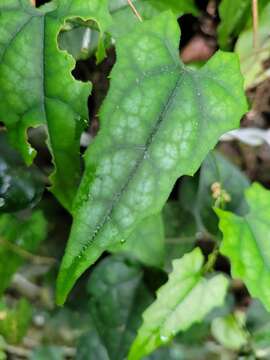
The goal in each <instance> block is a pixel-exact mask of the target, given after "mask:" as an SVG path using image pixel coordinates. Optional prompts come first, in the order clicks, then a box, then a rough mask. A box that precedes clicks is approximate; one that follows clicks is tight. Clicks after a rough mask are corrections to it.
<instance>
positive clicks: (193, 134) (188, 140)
mask: <svg viewBox="0 0 270 360" xmlns="http://www.w3.org/2000/svg"><path fill="white" fill-rule="evenodd" d="M134 44H136V46H134ZM178 45H179V27H178V23H177V21H176V20H175V18H174V16H173V15H172V14H171V13H170V12H167V13H163V14H161V15H159V16H156V17H154V18H153V19H152V20H149V21H145V22H144V23H142V24H140V25H138V26H137V27H136V29H135V30H134V31H133V32H132V33H129V34H128V36H126V37H122V38H120V39H119V41H118V43H117V45H116V49H117V58H118V61H117V63H116V65H115V67H114V69H113V71H112V74H111V78H112V82H111V86H110V91H109V94H108V96H107V98H106V100H105V102H104V104H103V107H102V109H101V112H100V116H101V130H100V132H99V134H98V136H97V137H96V138H95V141H94V142H93V143H92V144H91V145H90V147H89V149H88V151H87V154H86V157H85V163H86V171H85V175H84V177H83V180H82V182H81V185H80V188H79V190H78V194H77V197H76V201H75V204H74V209H73V213H74V222H73V226H72V230H71V235H70V239H69V243H68V246H67V249H66V252H65V256H64V259H63V262H62V266H61V269H60V273H59V277H58V284H57V302H58V303H59V304H62V303H63V302H64V301H65V299H66V296H67V294H68V292H69V291H70V289H71V288H72V286H73V284H74V282H75V281H76V280H77V279H78V277H79V276H80V275H81V274H82V273H83V272H84V271H85V270H86V269H87V268H88V267H89V266H90V265H91V264H93V263H94V262H95V261H96V259H97V258H98V257H99V256H100V255H101V254H102V253H103V251H104V250H106V249H108V248H109V247H111V246H113V245H115V244H116V243H119V242H120V241H121V240H122V241H123V240H125V239H127V238H128V237H129V236H130V235H131V233H132V231H134V229H135V228H136V227H137V226H138V225H139V223H140V222H141V221H142V220H143V219H144V218H146V217H148V216H151V215H153V214H156V213H158V212H160V211H161V208H162V206H163V205H164V203H165V201H166V199H167V198H168V196H169V193H170V191H171V189H172V187H173V185H174V183H175V181H176V179H177V178H178V177H179V176H181V175H183V174H190V175H191V174H193V173H194V172H195V171H196V170H197V169H198V167H199V165H200V164H201V162H202V160H203V159H204V157H205V156H206V155H207V153H208V151H209V150H210V149H212V148H213V147H214V146H215V144H216V142H217V140H218V139H219V137H220V135H221V134H222V133H224V132H226V131H228V130H230V129H232V128H235V127H237V126H238V124H239V119H240V117H241V115H242V114H243V113H244V112H245V111H246V110H247V104H246V99H245V96H244V93H243V88H242V85H243V80H242V76H241V74H240V72H239V64H238V60H237V57H236V56H235V55H234V54H228V53H222V52H218V53H217V54H216V55H215V56H214V57H213V58H212V59H211V60H210V61H209V62H208V63H207V64H206V65H205V66H204V67H202V68H201V69H200V70H198V71H197V70H192V69H189V68H187V67H186V66H185V65H184V64H183V63H182V62H181V61H180V60H179V50H178ZM157 84H159V86H158V87H157ZM127 134H128V136H127Z"/></svg>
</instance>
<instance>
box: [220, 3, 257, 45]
mask: <svg viewBox="0 0 270 360" xmlns="http://www.w3.org/2000/svg"><path fill="white" fill-rule="evenodd" d="M218 10H219V16H220V20H221V21H220V24H219V26H218V42H219V45H220V47H221V48H222V49H229V48H230V46H231V41H232V39H231V37H233V36H237V35H238V34H239V33H240V31H241V30H242V29H243V28H244V26H245V24H246V22H247V18H248V15H250V14H251V1H249V0H234V1H231V0H222V1H221V3H220V5H219V9H218Z"/></svg>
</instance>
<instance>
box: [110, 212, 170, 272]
mask: <svg viewBox="0 0 270 360" xmlns="http://www.w3.org/2000/svg"><path fill="white" fill-rule="evenodd" d="M109 250H110V251H111V252H119V253H127V254H130V255H132V256H134V257H136V258H137V259H138V260H139V261H140V262H142V263H143V264H145V265H147V266H155V267H162V266H163V265H164V258H165V239H164V226H163V220H162V217H161V214H157V215H153V216H149V217H148V218H146V219H145V220H143V221H142V222H141V223H140V224H139V226H138V227H137V228H136V229H135V230H134V231H133V233H132V234H131V236H130V237H129V238H128V239H127V241H125V242H124V243H123V244H122V243H120V244H117V245H116V246H114V247H113V248H111V249H109Z"/></svg>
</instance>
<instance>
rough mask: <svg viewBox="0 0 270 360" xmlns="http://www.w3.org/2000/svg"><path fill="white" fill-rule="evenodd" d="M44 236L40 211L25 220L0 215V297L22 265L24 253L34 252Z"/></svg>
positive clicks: (45, 226)
mask: <svg viewBox="0 0 270 360" xmlns="http://www.w3.org/2000/svg"><path fill="white" fill-rule="evenodd" d="M46 235H47V222H46V220H45V218H44V216H43V214H42V212H41V211H35V212H33V213H32V214H31V216H30V217H28V218H25V219H24V218H19V217H17V216H15V215H10V214H3V215H0V295H1V294H2V293H3V291H4V290H5V289H6V288H7V287H8V285H9V283H10V280H11V278H12V275H13V274H14V273H15V272H16V271H17V269H18V268H19V267H20V266H21V265H22V264H23V263H24V261H25V258H24V257H23V255H24V251H27V252H35V251H36V250H37V248H38V246H39V244H40V243H41V242H42V241H43V240H44V239H45V237H46Z"/></svg>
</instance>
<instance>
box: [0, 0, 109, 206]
mask: <svg viewBox="0 0 270 360" xmlns="http://www.w3.org/2000/svg"><path fill="white" fill-rule="evenodd" d="M71 17H80V18H82V19H85V20H86V19H89V18H91V19H95V20H96V22H97V23H98V24H99V26H100V28H101V29H103V28H104V27H106V26H107V25H108V24H109V22H110V15H109V14H108V12H107V2H106V0H95V1H93V0H92V1H84V2H81V1H80V0H75V1H72V0H62V1H59V2H56V1H52V2H49V3H48V4H46V5H44V6H42V7H40V8H34V7H33V6H32V5H31V2H30V1H29V0H21V1H14V2H13V3H10V1H9V0H2V1H1V4H0V29H1V30H0V42H1V50H0V91H1V96H0V116H1V120H3V121H4V123H5V125H6V126H7V128H8V136H9V139H10V141H11V143H12V145H13V146H14V147H15V148H16V149H18V150H19V151H20V152H21V154H22V155H23V158H24V160H25V161H26V163H27V164H30V163H31V162H32V160H33V157H34V156H35V151H34V150H33V149H32V148H31V147H30V145H29V143H27V142H26V132H27V129H28V128H29V127H37V126H39V125H45V126H46V129H47V132H48V145H49V148H50V151H51V153H52V155H53V161H54V164H55V168H56V172H55V173H54V174H53V176H52V178H51V180H52V183H53V186H52V192H53V193H54V194H55V195H56V196H57V198H58V199H59V200H60V202H61V203H62V204H63V205H64V206H65V207H66V208H68V209H70V208H71V204H72V201H73V197H74V195H75V192H76V190H77V186H78V182H79V179H80V159H79V149H80V135H81V132H82V130H83V128H84V126H85V120H86V119H87V117H88V110H87V98H88V96H89V93H90V88H91V87H90V84H82V83H79V82H76V81H75V80H74V78H73V77H72V75H71V73H70V71H71V70H72V68H73V67H74V60H73V59H72V57H71V56H69V55H68V54H67V53H64V52H61V51H59V49H58V45H57V36H58V33H59V31H60V29H61V27H62V26H63V25H64V23H65V21H66V20H67V19H68V18H71Z"/></svg>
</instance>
